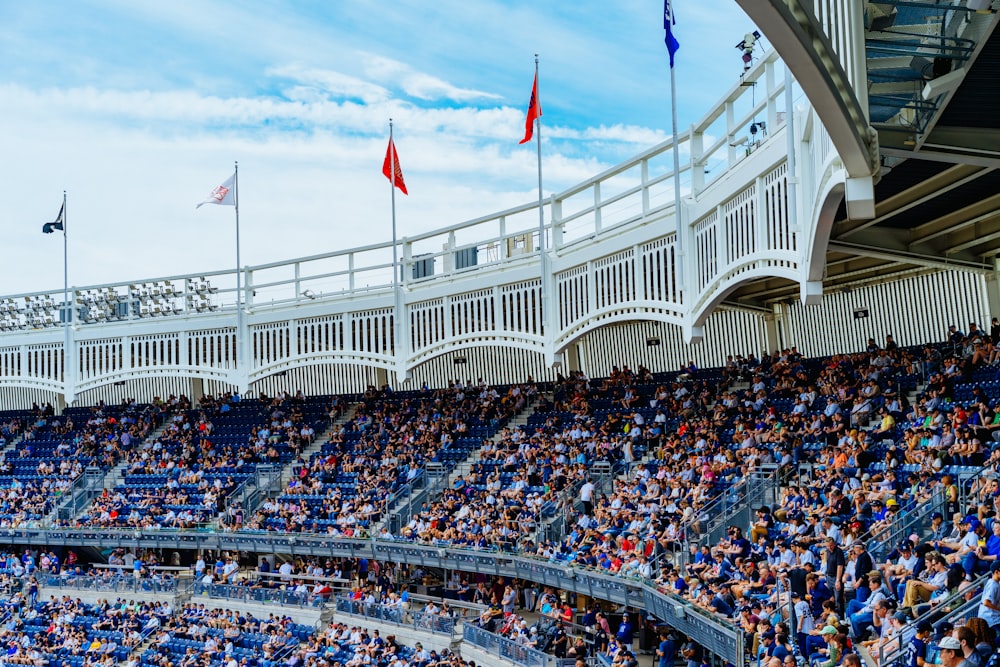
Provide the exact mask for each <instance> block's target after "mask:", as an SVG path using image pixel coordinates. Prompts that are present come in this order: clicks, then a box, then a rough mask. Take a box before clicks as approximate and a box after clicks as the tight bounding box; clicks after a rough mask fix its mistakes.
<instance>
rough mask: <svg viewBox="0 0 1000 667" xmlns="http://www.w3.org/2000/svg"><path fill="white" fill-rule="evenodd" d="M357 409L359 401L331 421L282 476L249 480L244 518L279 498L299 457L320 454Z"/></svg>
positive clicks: (259, 477) (243, 492)
mask: <svg viewBox="0 0 1000 667" xmlns="http://www.w3.org/2000/svg"><path fill="white" fill-rule="evenodd" d="M357 410H358V404H357V403H355V404H353V405H351V406H349V407H348V408H347V409H346V410H345V411H344V413H343V414H341V415H340V416H339V417H337V418H336V419H335V420H333V421H332V422H330V424H329V425H328V426H327V427H326V428H325V429H324V430H323V431H322V432H320V433H317V434H316V437H315V438H314V439H313V442H312V444H311V445H309V446H308V447H306V448H305V449H303V450H302V451H301V452H300V453H299V455H298V457H296V459H295V460H293V461H291V462H290V463H288V464H287V465H285V466H284V467H283V468H282V469H281V476H280V477H277V478H264V477H261V476H260V475H257V476H255V477H253V478H251V479H250V480H248V481H247V484H246V488H245V489H243V490H242V496H241V502H242V503H243V516H244V520H245V521H246V520H249V518H250V517H252V516H253V515H254V513H255V512H256V511H257V509H258V508H259V507H260V506H261V505H263V504H264V501H266V500H268V499H273V498H277V497H278V496H280V495H281V494H282V493H284V492H285V489H287V488H288V483H289V482H291V481H292V477H294V476H295V468H296V467H297V466H298V459H300V458H301V459H302V460H303V461H309V460H310V459H311V458H312V456H313V454H318V453H319V452H320V450H322V449H323V445H324V444H325V443H326V441H327V438H329V437H330V434H331V433H333V431H334V430H335V429H337V428H340V427H341V426H343V425H344V424H346V423H347V422H349V421H350V420H351V419H353V418H354V414H355V413H356V412H357ZM237 493H240V492H237ZM234 495H236V494H234Z"/></svg>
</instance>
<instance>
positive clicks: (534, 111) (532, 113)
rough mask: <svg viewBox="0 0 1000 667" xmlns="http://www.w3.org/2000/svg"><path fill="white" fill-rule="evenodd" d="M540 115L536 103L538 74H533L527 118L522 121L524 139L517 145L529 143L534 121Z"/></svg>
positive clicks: (540, 112) (538, 103) (539, 105)
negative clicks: (533, 79)
mask: <svg viewBox="0 0 1000 667" xmlns="http://www.w3.org/2000/svg"><path fill="white" fill-rule="evenodd" d="M541 115H542V105H541V103H540V102H539V101H538V72H535V81H534V82H533V83H532V84H531V99H530V100H529V101H528V117H527V119H526V120H525V121H524V139H521V141H519V142H518V143H519V144H523V143H527V142H529V141H531V137H533V136H534V134H535V120H537V119H538V117H539V116H541Z"/></svg>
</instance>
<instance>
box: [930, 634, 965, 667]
mask: <svg viewBox="0 0 1000 667" xmlns="http://www.w3.org/2000/svg"><path fill="white" fill-rule="evenodd" d="M937 649H938V651H939V652H940V654H941V664H942V665H944V667H971V665H970V664H969V663H968V661H966V659H965V653H964V652H963V651H962V643H961V642H960V641H958V640H957V639H955V638H954V637H952V636H951V635H949V636H947V637H942V638H941V640H940V641H939V642H938V644H937Z"/></svg>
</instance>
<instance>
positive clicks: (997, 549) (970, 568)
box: [962, 519, 1000, 576]
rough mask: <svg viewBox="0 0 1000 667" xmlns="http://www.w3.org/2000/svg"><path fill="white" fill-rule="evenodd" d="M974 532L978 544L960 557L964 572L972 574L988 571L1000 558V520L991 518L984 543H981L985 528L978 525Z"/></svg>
mask: <svg viewBox="0 0 1000 667" xmlns="http://www.w3.org/2000/svg"><path fill="white" fill-rule="evenodd" d="M975 532H976V534H977V536H978V537H979V546H977V547H976V548H975V549H973V550H971V551H969V552H968V553H966V554H965V556H964V557H963V558H962V568H963V569H964V570H965V573H966V574H968V575H972V576H975V575H976V574H983V573H985V572H987V571H989V568H990V566H991V565H993V563H996V562H998V560H1000V521H998V520H997V519H994V520H993V526H992V531H991V534H990V536H989V537H987V538H986V544H985V545H983V535H984V534H985V532H986V531H985V529H984V528H983V527H982V526H980V527H978V528H977V529H976V531H975Z"/></svg>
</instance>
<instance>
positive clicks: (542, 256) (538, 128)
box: [535, 53, 552, 335]
mask: <svg viewBox="0 0 1000 667" xmlns="http://www.w3.org/2000/svg"><path fill="white" fill-rule="evenodd" d="M537 88H538V54H537V53H536V54H535V94H536V95H538V92H537ZM541 104H542V102H541V96H540V95H539V96H538V97H536V98H535V105H536V106H537V107H538V108H539V109H540V108H541ZM535 144H536V146H537V147H538V259H539V263H538V264H539V272H540V274H541V288H540V292H539V293H540V301H541V306H542V316H541V318H539V319H540V320H541V322H542V323H543V325H542V326H543V327H544V322H545V321H546V320H547V319H548V316H549V309H548V305H549V304H548V291H547V290H546V289H545V283H546V281H547V280H548V268H547V263H548V261H547V260H548V258H547V256H546V253H545V209H544V208H543V200H542V114H540V113H539V114H537V115H536V116H535ZM551 333H552V332H549V331H546V332H545V334H546V335H551Z"/></svg>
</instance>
